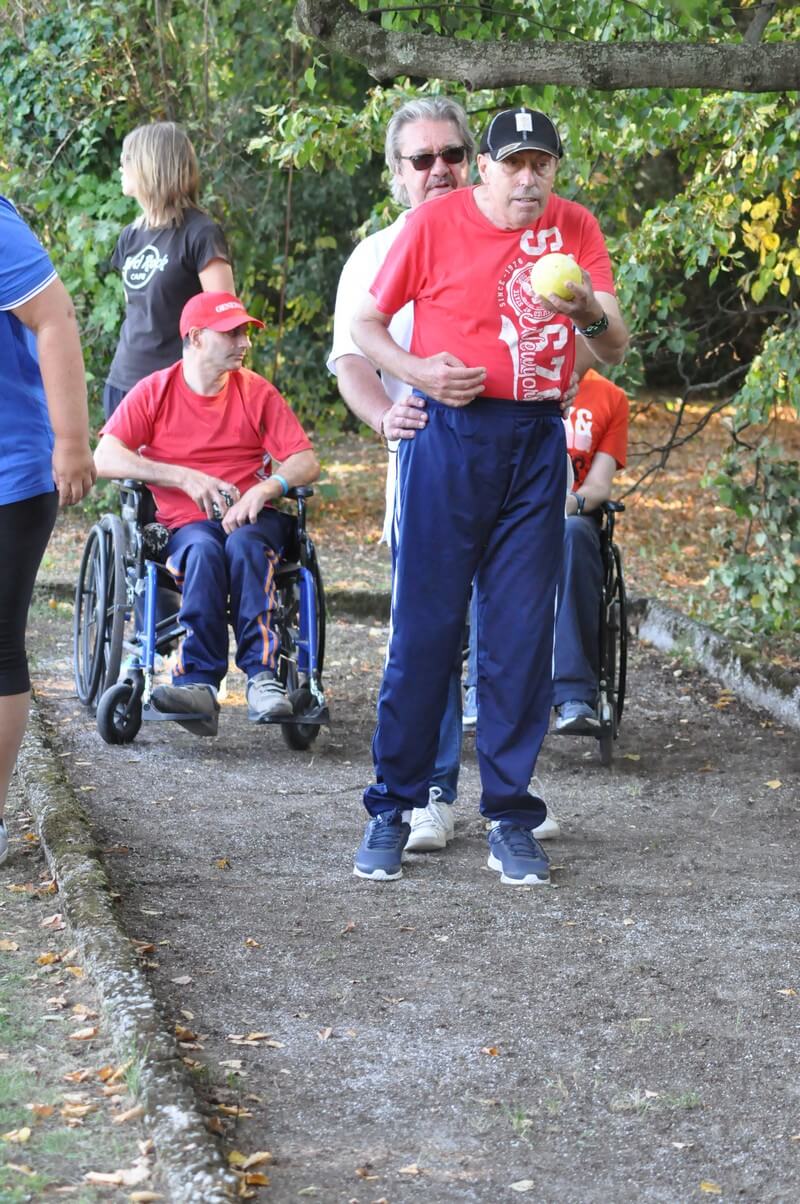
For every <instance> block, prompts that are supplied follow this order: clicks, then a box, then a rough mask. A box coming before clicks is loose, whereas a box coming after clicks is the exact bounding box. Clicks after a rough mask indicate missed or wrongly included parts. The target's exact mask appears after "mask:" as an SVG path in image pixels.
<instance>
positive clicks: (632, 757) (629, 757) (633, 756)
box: [622, 753, 642, 761]
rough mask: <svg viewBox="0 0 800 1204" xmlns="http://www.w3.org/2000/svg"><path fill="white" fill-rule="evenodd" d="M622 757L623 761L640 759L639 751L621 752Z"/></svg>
mask: <svg viewBox="0 0 800 1204" xmlns="http://www.w3.org/2000/svg"><path fill="white" fill-rule="evenodd" d="M622 759H623V761H641V759H642V758H641V757H640V756H639V753H623V754H622Z"/></svg>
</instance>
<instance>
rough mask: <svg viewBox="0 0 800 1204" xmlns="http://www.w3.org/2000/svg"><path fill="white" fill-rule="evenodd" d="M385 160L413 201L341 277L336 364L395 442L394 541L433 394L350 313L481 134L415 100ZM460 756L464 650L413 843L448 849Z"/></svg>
mask: <svg viewBox="0 0 800 1204" xmlns="http://www.w3.org/2000/svg"><path fill="white" fill-rule="evenodd" d="M385 150H386V165H387V167H388V169H389V173H390V177H391V189H392V195H393V197H394V199H395V200H396V201H398V202H399V203H400V204H401V205H406V206H408V209H407V210H406V211H405V212H404V213H402V214H401V215H400V217H399V218H398V219H397V220H396V221H395V222H394V223H393V224H392V225H391V226H389V227H387V228H386V229H384V230H379V231H378V233H377V234H371V235H370V236H369V237H368V238H365V239H364V240H363V241H362V242H361V243H359V245H358V246H357V247H356V248H355V250H354V251H353V253H352V255H351V256H350V258H349V259H348V261H347V263H346V264H345V266H344V268H343V269H342V274H341V277H340V279H339V287H338V290H337V293H336V312H335V316H334V323H333V347H332V349H331V353H330V356H329V358H328V369H329V370H330V371H331V372H333V373H334V375H335V376H336V378H337V383H338V386H339V392H340V393H341V395H342V397H343V398H344V400H345V402H346V403H347V405H348V406H349V408H350V409H351V410H352V411H353V413H354V414H356V415H357V416H358V417H359V418H360V419H361V420H362V422H365V423H367V425H368V426H371V427H372V429H373V430H375V431H377V433H378V434H379V435H380V436H381V438H382V439H383V440H384V442H385V443H386V446H387V447H388V449H389V453H390V454H389V465H388V471H387V476H386V515H385V519H384V528H383V541H384V542H386V543H388V544H390V545H391V546H392V548H393V550H394V543H393V538H392V531H393V526H394V525H395V524H394V518H395V484H396V465H397V447H398V441H400V440H405V439H413V438H414V435H415V434H416V432H417V431H419V430H422V429H423V428H424V426H425V424H426V422H427V421H428V417H427V414H426V412H425V400H424V398H422V397H419V396H415V395H413V394H412V392H411V388H410V387H409V386H408V385H407V384H404V383H403V381H402V380H398V379H397V377H395V376H392V375H391V374H390V373H386V372H383V373H381V375H380V376H378V375H377V373H376V371H375V368H374V367H373V365H372V364H371V363H370V361H369V360H368V359H367V358H366V357H365V356H364V353H363V352H362V351H361V350H360V348H359V347H358V346H357V345H356V344H355V343H354V342H353V339H352V337H351V334H350V325H351V322H352V320H353V318H354V316H355V314H356V312H357V310H358V308H359V306H360V305H361V303H362V301H363V300H364V298H365V297H367V296H368V295H369V286H370V285H371V284H372V281H373V280H374V279H375V276H376V274H377V272H378V269H379V268H380V266H381V264H382V263H383V261H384V259H385V258H386V255H387V253H388V251H389V248H390V247H391V245H392V243H393V242H394V240H395V239H396V238H397V236H398V235H399V234H400V232H401V230H402V229H403V227H404V226H405V223H406V218H407V217H408V212H409V211H410V210H414V209H417V208H418V207H419V206H420V205H422V204H424V203H425V202H426V201H430V200H433V199H435V198H437V197H443V196H447V195H448V194H449V193H451V192H455V191H456V190H457V189H459V188H464V187H465V186H466V185H467V184H468V182H469V175H470V164H471V162H472V160H473V158H474V155H475V141H474V139H473V137H472V134H471V133H470V130H469V127H468V125H467V117H466V114H465V113H464V110H463V109H462V108H461V106H460V105H459V104H456V102H455V101H453V100H449V99H448V98H447V97H439V96H436V97H425V98H422V99H420V100H412V101H409V102H408V103H407V104H405V105H403V107H402V108H400V109H398V111H397V112H396V113H395V114H394V116H393V117H392V119H391V121H390V122H389V125H388V126H387V129H386V148H385ZM413 320H414V315H413V306H412V305H408V306H406V307H405V308H404V309H402V310H401V311H400V312H399V313H398V314H396V315H395V317H394V318H393V319H392V323H391V328H390V329H391V333H392V337H393V338H394V339H396V340H397V342H398V343H399V344H400V345H401V346H403V347H406V348H407V347H409V346H410V344H411V333H412V327H413ZM460 762H461V656H460V650H459V651H458V653H457V654H456V655H455V656H454V659H453V665H452V668H451V673H450V678H449V684H448V690H447V700H446V706H445V709H444V714H443V717H442V720H441V723H440V725H439V739H438V748H437V753H436V759H435V763H434V766H433V769H432V772H431V774H430V777H429V780H428V782H427V800H428V801H427V804H426V806H425V807H424V808H418V809H417V810H416V811H415V813H414V822H413V824H412V828H411V835H410V838H409V841H408V843H407V845H406V848H408V849H409V850H413V851H415V852H426V851H432V850H436V849H443V848H445V847H446V845H447V844H448V842H449V841H450V840H451V839H452V836H453V826H454V825H453V803H454V802H455V800H456V793H457V788H458V771H459V765H460Z"/></svg>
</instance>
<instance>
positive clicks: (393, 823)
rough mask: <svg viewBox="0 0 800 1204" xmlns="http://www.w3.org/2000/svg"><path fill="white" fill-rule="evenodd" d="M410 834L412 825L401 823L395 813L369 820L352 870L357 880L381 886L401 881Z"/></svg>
mask: <svg viewBox="0 0 800 1204" xmlns="http://www.w3.org/2000/svg"><path fill="white" fill-rule="evenodd" d="M410 832H411V825H410V824H406V823H403V821H402V820H401V819H399V818H398V817H397V815H396V814H395V813H392V812H383V813H382V814H381V815H376V816H375V818H374V819H371V820H370V821H369V823H368V824H367V827H366V830H365V832H364V839H363V840H362V841H361V844H360V845H359V848H358V852H357V853H356V863H355V865H354V866H353V873H354V874H355V875H356V877H357V878H372V879H374V880H375V881H383V882H391V881H393V879H395V878H402V876H403V866H402V864H401V862H402V860H403V849H404V848H405V847H406V841H407V840H408V836H409V833H410Z"/></svg>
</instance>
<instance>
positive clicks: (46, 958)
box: [36, 952, 61, 966]
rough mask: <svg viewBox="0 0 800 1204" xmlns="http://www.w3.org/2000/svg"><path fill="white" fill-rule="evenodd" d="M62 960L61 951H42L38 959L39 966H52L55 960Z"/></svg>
mask: <svg viewBox="0 0 800 1204" xmlns="http://www.w3.org/2000/svg"><path fill="white" fill-rule="evenodd" d="M60 961H61V954H60V953H52V952H51V953H40V954H39V956H38V957H37V959H36V965H37V966H52V965H53V964H54V963H55V962H60Z"/></svg>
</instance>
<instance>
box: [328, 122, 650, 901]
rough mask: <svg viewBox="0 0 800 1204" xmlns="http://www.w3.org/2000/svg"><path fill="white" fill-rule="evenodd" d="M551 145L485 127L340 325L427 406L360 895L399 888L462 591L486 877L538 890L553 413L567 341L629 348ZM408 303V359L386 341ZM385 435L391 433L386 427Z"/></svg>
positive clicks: (558, 447) (403, 453) (558, 448)
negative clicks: (469, 175)
mask: <svg viewBox="0 0 800 1204" xmlns="http://www.w3.org/2000/svg"><path fill="white" fill-rule="evenodd" d="M562 153H563V152H562V147H561V140H560V138H559V135H558V131H557V130H556V128H555V126H554V125H553V123H552V122H551V121H550V119H549V118H548V117H547V116H546V115H545V114H544V113H539V112H536V111H532V110H529V109H526V108H520V109H516V110H513V109H508V110H505V111H504V112H502V113H499V114H497V116H496V117H494V118H493V120H492V121H491V122H490V124H489V126H488V128H487V130H486V132H485V134H484V137H483V140H482V142H481V151H480V154H479V155H478V170H479V172H480V177H481V183H480V184H479V185H478V186H477V187H476V188H474V189H463V190H460V191H458V192H456V193H454V194H452V195H450V196H447V197H444V198H443V199H442V200H440V201H439V202H438V203H437V204H436V205H430V206H429V205H425V206H421V207H420V208H418V209H417V210H416V211H415V212H413V213H412V214H410V216H409V218H408V220H407V222H406V225H405V228H404V229H403V230H402V231H401V232H400V234H399V235H398V237H397V238H396V239H395V241H394V243H393V245H392V247H391V249H390V250H389V252H388V254H387V256H386V259H385V261H384V264H383V266H382V268H381V270H380V271H379V273H378V275H377V277H376V279H375V281H374V282H373V284H372V286H371V288H370V295H369V296H368V297H366V298H365V299H364V300H363V301H362V304H361V308H360V310H359V313H358V314H357V316H356V318H355V320H354V322H353V327H352V333H353V337H354V339H355V341H356V343H357V344H358V345H359V346H360V347H361V349H362V350H363V351H364V353H365V354H366V355H368V356H369V357H370V359H371V360H372V361H374V362H375V363H377V364H378V365H379V366H380V367H381V368H382V369H383V370H384V371H385V372H390V373H392V374H393V375H394V376H395V377H397V378H398V379H401V380H405V381H407V382H409V383H410V384H412V385H413V386H414V388H415V390H416V391H418V392H419V393H420V394H421V395H422V396H423V397H425V398H426V415H427V423H426V424H425V426H424V429H423V430H421V431H418V432H417V435H416V437H415V438H414V439H413V440H411V441H401V443H400V448H399V468H398V472H399V479H400V489H399V497H400V516H399V524H398V530H397V535H396V542H397V547H396V557H395V572H394V582H393V595H392V627H391V636H390V642H389V650H388V656H387V663H386V670H385V672H384V678H383V683H382V686H381V693H380V697H379V701H378V727H377V730H376V733H375V738H374V742H373V752H374V758H375V767H376V783H375V784H374V785H372V786H370V787H369V788H368V789H367V790H366V791H365V793H364V803H365V806H366V808H367V811H368V812H369V814H370V816H371V819H370V821H369V823H368V824H367V829H366V832H365V835H364V839H363V841H362V843H361V846H360V848H359V850H358V853H357V854H356V866H355V872H356V873H357V874H359V875H360V876H362V877H369V878H377V879H394V878H399V877H400V876H401V874H402V868H401V858H402V854H403V850H404V847H405V846H406V842H407V840H408V836H409V832H410V824H409V821H410V819H411V818H412V816H413V813H414V810H415V809H417V808H422V807H424V806H425V790H426V787H427V782H428V778H429V775H430V768H431V766H432V764H433V762H434V759H435V753H436V749H435V742H434V740H433V739H432V738H431V734H430V733H431V732H432V731H434V732H435V729H436V724H437V722H438V719H439V716H441V714H442V713H443V711H444V706H445V698H446V695H447V690H448V681H449V676H450V672H451V666H452V663H453V659H454V657H455V654H456V652H457V649H458V647H459V645H460V641H461V638H462V632H463V620H464V610H465V606H466V603H467V598H468V595H469V589H470V583H471V581H472V580H473V577H474V578H475V588H476V589H477V595H478V706H479V711H480V716H481V720H480V725H479V729H478V734H477V750H478V760H479V764H480V770H481V782H482V787H483V792H482V797H481V812H482V814H483V815H484V817H485V818H486V819H488V820H490V821H491V825H492V826H491V829H490V832H489V861H488V864H489V867H490V868H491V869H495V870H499V871H500V874H501V881H502V882H504V883H506V884H510V885H539V884H544V883H547V882H549V861H548V858H547V856H546V854H545V853H544V850H543V849H542V848H541V846H540V845H539V843H538V841H537V840H536V838H535V836H534V835H532V833H533V832H535V830H536V828H537V827H538V826H539V825H540V824H541V823H542V822H543V821H544V820H545V818H546V814H547V809H546V806H545V804H544V803H543V801H542V800H541V799H540V798H538V797H536V796H534V795H531V794H530V793H529V790H528V786H529V783H530V781H531V778H532V776H533V772H534V769H535V766H536V758H537V756H538V753H539V749H540V747H541V744H542V740H543V739H544V736H545V733H546V731H547V727H548V722H549V716H550V707H551V699H552V654H553V616H554V609H555V597H556V585H557V582H558V578H559V574H560V570H561V560H562V547H563V536H564V493H565V479H566V455H565V452H566V443H565V435H564V424H563V422H562V419H561V405H560V402H561V399H562V398H563V396H564V393H565V392H566V390H567V387H568V383H569V380H570V377H571V374H572V370H573V367H574V363H575V350H576V330H577V331H578V332H580V333H581V334H582V335H583V339H584V341H585V344H586V346H587V347H590V348H591V351H592V352H593V354H594V356H595V358H596V359H598V360H599V361H600V362H603V363H609V364H610V363H618V362H620V361H621V359H622V357H623V355H624V352H625V347H626V345H627V338H628V335H627V330H626V327H625V324H624V322H623V321H622V317H621V315H620V311H619V307H618V305H617V301H616V298H615V296H614V283H613V276H612V272H611V264H610V261H609V257H608V253H607V251H606V248H605V243H604V241H603V237H602V234H601V232H600V228H599V226H598V223H597V221H596V220H595V218H594V217H593V216H592V215H591V214H590V213H589V212H588V210H586V209H584V208H583V206H581V205H577V204H575V203H574V202H571V201H567V200H564V199H563V198H561V197H559V196H558V195H557V194H556V193H555V192H554V191H553V185H554V183H555V178H556V170H557V167H558V162H559V160H560V158H561V157H562ZM553 251H560V252H562V253H566V254H571V255H573V256H574V258H575V260H576V261H577V263H578V264H579V265H580V266H581V269H582V283H581V284H577V285H572V286H570V287H571V294H572V295H571V297H570V299H569V300H564V299H562V298H559V297H555V296H548V297H539V296H538V295H537V294H535V293H534V292H533V290H532V287H531V283H530V270H531V267H532V266H533V264H535V263H536V262H537V261H538V260H539V258H540V257H541V256H542V255H544V254H546V253H548V252H553ZM409 303H413V305H414V326H413V335H412V341H411V345H410V350H408V351H406V350H404V349H403V347H402V346H401V345H400V344H399V343H398V342H397V341H396V340H395V339H394V338H393V336H392V331H391V328H390V323H391V322H392V320H393V317H394V315H395V314H396V313H397V312H398V311H399V310H401V309H402V308H403V307H404V306H406V305H408V304H409ZM386 420H388V419H386Z"/></svg>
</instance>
